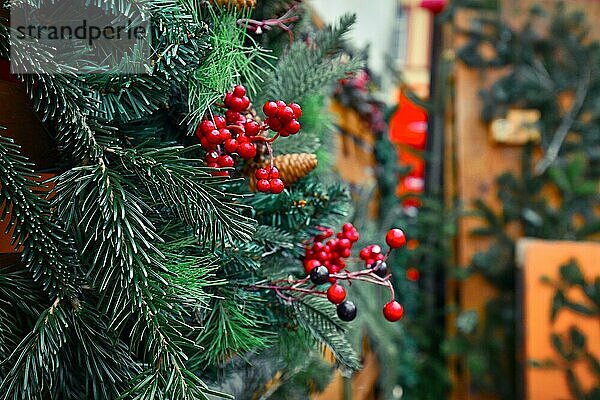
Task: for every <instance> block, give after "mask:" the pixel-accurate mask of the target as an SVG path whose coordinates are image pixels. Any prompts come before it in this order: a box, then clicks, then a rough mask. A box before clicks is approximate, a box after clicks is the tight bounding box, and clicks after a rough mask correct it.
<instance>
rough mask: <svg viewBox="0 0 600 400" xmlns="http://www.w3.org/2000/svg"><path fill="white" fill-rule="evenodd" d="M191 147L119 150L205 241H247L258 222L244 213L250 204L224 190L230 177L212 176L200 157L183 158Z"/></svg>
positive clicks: (125, 163) (151, 189) (132, 168)
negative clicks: (201, 165) (224, 185)
mask: <svg viewBox="0 0 600 400" xmlns="http://www.w3.org/2000/svg"><path fill="white" fill-rule="evenodd" d="M189 150H190V149H189V148H188V149H184V148H182V147H168V148H162V149H147V150H143V149H142V150H139V151H137V152H134V151H128V152H123V153H120V155H121V160H122V162H123V166H124V167H125V168H126V169H128V170H130V171H132V172H133V173H135V174H136V175H137V177H138V178H139V179H140V180H141V181H142V183H143V184H144V185H145V186H146V187H147V188H148V190H149V192H150V193H151V194H153V195H154V196H155V197H156V199H155V200H156V201H160V202H161V203H162V204H164V206H166V207H169V208H170V209H171V210H172V211H173V213H174V214H175V215H176V216H177V217H178V218H180V219H181V220H182V221H184V222H186V223H187V224H189V225H190V226H192V227H193V228H194V230H195V232H196V234H197V236H198V238H199V240H200V242H201V243H202V244H210V245H211V246H212V247H214V246H216V245H217V244H218V243H232V242H234V241H248V240H250V238H251V237H252V233H253V232H254V229H255V228H254V225H255V221H254V220H252V219H251V218H248V217H246V216H245V215H243V214H242V212H244V211H245V210H246V209H247V207H245V206H243V205H242V204H239V203H238V202H236V201H235V196H234V195H233V194H231V193H228V192H226V191H224V189H223V183H225V182H226V181H227V180H226V179H223V178H216V177H213V176H211V174H210V171H211V170H210V169H208V168H205V167H200V166H198V165H199V164H201V161H200V160H191V159H187V158H184V157H183V153H184V152H186V151H189Z"/></svg>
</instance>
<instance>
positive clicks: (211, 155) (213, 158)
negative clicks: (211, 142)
mask: <svg viewBox="0 0 600 400" xmlns="http://www.w3.org/2000/svg"><path fill="white" fill-rule="evenodd" d="M205 160H206V162H207V163H216V162H217V160H219V153H217V152H216V151H211V152H208V153H206V157H205Z"/></svg>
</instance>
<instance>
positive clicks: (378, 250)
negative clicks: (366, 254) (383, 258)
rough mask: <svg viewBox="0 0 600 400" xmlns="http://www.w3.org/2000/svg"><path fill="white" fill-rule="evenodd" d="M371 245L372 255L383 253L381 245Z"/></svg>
mask: <svg viewBox="0 0 600 400" xmlns="http://www.w3.org/2000/svg"><path fill="white" fill-rule="evenodd" d="M370 247H371V254H372V255H375V254H381V247H379V246H378V245H376V244H373V245H371V246H370Z"/></svg>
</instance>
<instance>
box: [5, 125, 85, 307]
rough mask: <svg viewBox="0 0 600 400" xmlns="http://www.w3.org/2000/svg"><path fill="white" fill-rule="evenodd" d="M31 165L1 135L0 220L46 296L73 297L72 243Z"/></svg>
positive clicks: (73, 264)
mask: <svg viewBox="0 0 600 400" xmlns="http://www.w3.org/2000/svg"><path fill="white" fill-rule="evenodd" d="M32 167H33V166H32V164H30V163H29V162H27V159H26V158H25V157H24V156H22V155H21V154H20V152H19V146H18V145H16V144H15V143H14V142H13V140H12V139H8V138H5V137H2V136H0V220H2V221H5V220H7V219H8V226H10V227H13V229H12V230H11V231H10V232H11V235H12V241H11V244H12V246H14V247H15V248H16V249H18V248H20V247H21V246H22V248H23V255H22V260H23V262H24V263H25V265H26V266H27V267H28V268H29V270H30V271H31V273H32V274H33V278H34V279H35V280H36V281H38V282H39V283H40V284H41V285H42V287H43V288H44V290H45V291H46V292H47V294H48V296H49V297H50V298H51V299H52V300H53V299H54V297H56V296H68V297H74V296H76V293H77V292H78V288H77V287H78V283H77V272H78V271H77V269H78V260H77V257H76V255H75V250H74V247H73V243H72V240H71V239H70V238H69V237H68V235H67V233H66V232H65V230H64V228H63V227H62V226H61V225H60V223H59V222H58V221H56V220H55V219H53V218H52V216H51V213H50V205H49V203H48V201H47V200H46V199H45V196H47V195H48V192H49V190H50V189H49V187H48V186H47V185H45V184H43V183H40V178H39V177H38V176H37V175H35V174H34V172H33V169H32Z"/></svg>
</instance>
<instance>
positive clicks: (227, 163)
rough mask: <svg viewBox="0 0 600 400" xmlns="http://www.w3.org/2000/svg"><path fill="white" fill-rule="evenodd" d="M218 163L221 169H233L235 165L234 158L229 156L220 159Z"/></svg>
mask: <svg viewBox="0 0 600 400" xmlns="http://www.w3.org/2000/svg"><path fill="white" fill-rule="evenodd" d="M218 163H219V165H220V166H221V167H233V164H234V162H233V158H231V156H230V155H227V154H226V155H223V156H221V157H219V161H218Z"/></svg>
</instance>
